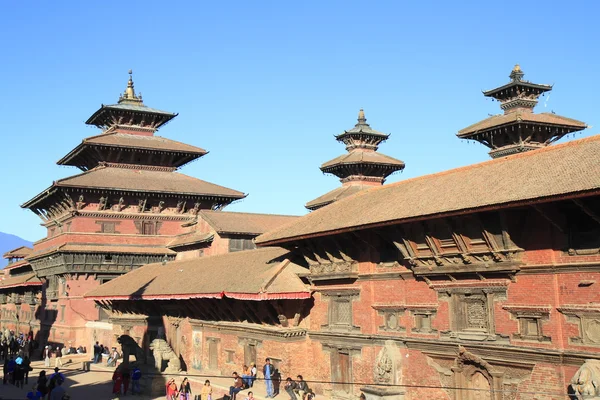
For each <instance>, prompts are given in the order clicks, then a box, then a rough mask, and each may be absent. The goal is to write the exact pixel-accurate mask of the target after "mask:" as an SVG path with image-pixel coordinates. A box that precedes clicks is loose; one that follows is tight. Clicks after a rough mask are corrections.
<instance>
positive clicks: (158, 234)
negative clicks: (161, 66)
mask: <svg viewBox="0 0 600 400" xmlns="http://www.w3.org/2000/svg"><path fill="white" fill-rule="evenodd" d="M175 116H177V114H174V113H170V112H166V111H161V110H157V109H154V108H150V107H148V106H146V105H145V104H144V103H143V101H142V96H141V94H136V92H135V89H134V83H133V79H132V76H131V71H130V76H129V82H128V83H127V87H126V89H125V92H124V93H123V94H122V95H121V96H120V97H119V100H118V102H117V104H112V105H102V106H101V107H100V109H98V111H96V112H95V113H94V114H93V115H92V116H91V117H90V118H89V119H88V120H87V122H86V123H87V124H88V125H93V126H97V127H98V128H100V129H101V133H100V134H98V135H96V136H92V137H88V138H86V139H84V140H83V141H82V142H81V144H79V145H78V146H76V147H75V148H74V149H73V150H72V151H70V152H69V153H68V154H67V155H66V156H64V157H63V158H62V159H60V160H59V161H58V164H59V165H70V166H75V167H78V168H79V169H81V170H82V171H83V172H82V173H80V174H77V175H73V176H70V177H67V178H63V179H59V180H57V181H55V182H53V183H52V185H51V186H50V187H49V188H47V189H45V190H43V191H42V192H41V193H40V194H38V195H37V196H35V197H34V198H32V199H31V200H29V201H27V202H26V203H24V204H23V205H22V207H23V208H28V209H30V210H31V211H33V212H34V213H36V214H37V215H39V216H40V218H41V219H42V221H43V223H42V224H43V226H44V227H46V228H47V237H45V238H44V239H42V240H39V241H37V242H36V243H35V244H34V248H33V251H32V252H31V253H30V254H28V256H27V261H28V262H29V263H30V264H31V267H32V268H33V271H34V272H35V274H36V275H37V277H39V278H41V279H42V280H43V282H44V297H43V299H42V304H41V306H42V308H43V309H45V310H48V311H49V312H45V313H41V314H40V315H41V318H40V319H41V320H42V321H41V330H40V335H41V336H40V337H39V338H38V339H39V341H40V343H45V342H56V343H63V344H65V345H67V344H69V343H70V344H73V345H74V344H76V343H77V344H83V345H86V346H89V344H90V343H91V340H92V339H93V340H102V335H105V336H106V338H105V339H104V341H105V342H110V339H111V337H110V331H111V326H110V324H108V323H105V324H102V323H100V324H99V323H98V322H97V321H99V320H100V321H108V316H107V315H103V314H102V313H100V310H99V309H98V308H96V307H94V305H93V303H91V302H86V301H83V300H82V299H81V296H82V295H83V294H84V293H85V292H87V291H89V290H90V289H93V288H94V287H96V286H98V285H100V284H101V283H104V282H106V281H109V280H111V279H113V278H115V277H117V276H119V275H121V274H124V273H126V272H128V271H131V270H132V269H135V268H137V267H139V266H141V265H143V264H148V263H152V262H166V261H169V260H173V259H175V255H176V254H177V252H176V251H175V250H174V249H172V248H170V247H169V243H171V242H172V241H173V240H174V239H176V238H177V237H178V235H181V234H186V233H188V232H189V231H190V229H191V228H190V226H193V225H194V224H196V223H197V219H198V214H199V213H200V211H202V210H212V211H214V210H221V209H222V208H223V207H225V206H226V205H228V204H230V203H232V202H234V201H236V200H239V199H242V198H244V197H245V194H244V193H242V192H239V191H237V190H233V189H229V188H226V187H223V186H219V185H216V184H213V183H210V182H206V181H203V180H200V179H196V178H193V177H190V176H187V175H184V174H181V173H179V172H177V170H178V168H180V167H182V166H183V165H185V164H187V163H189V162H190V161H193V160H196V159H198V158H200V157H202V156H204V155H205V154H206V153H207V152H206V150H204V149H201V148H199V147H195V146H191V145H188V144H184V143H180V142H177V141H174V140H170V139H167V138H163V137H160V136H157V135H156V134H155V133H156V131H157V130H158V129H159V128H161V127H162V126H164V125H165V124H167V123H168V122H169V121H171V120H172V119H173V118H174V117H175ZM258 233H260V232H258ZM258 233H257V234H258ZM45 316H49V317H48V318H45ZM90 324H91V325H90ZM98 324H99V325H98ZM86 327H87V328H90V329H92V330H93V332H94V333H93V335H88V334H86V333H85V329H84V328H86ZM101 331H102V332H103V333H102V332H101Z"/></svg>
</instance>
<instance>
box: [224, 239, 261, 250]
mask: <svg viewBox="0 0 600 400" xmlns="http://www.w3.org/2000/svg"><path fill="white" fill-rule="evenodd" d="M254 249H256V246H255V244H254V241H253V240H252V239H248V238H241V239H233V238H232V239H229V252H235V251H243V250H254Z"/></svg>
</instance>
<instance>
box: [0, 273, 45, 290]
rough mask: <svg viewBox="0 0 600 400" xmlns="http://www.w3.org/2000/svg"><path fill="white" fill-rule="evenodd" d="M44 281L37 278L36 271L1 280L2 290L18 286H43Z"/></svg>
mask: <svg viewBox="0 0 600 400" xmlns="http://www.w3.org/2000/svg"><path fill="white" fill-rule="evenodd" d="M41 285H42V282H41V281H40V280H39V279H38V278H36V276H35V274H34V273H31V274H23V275H16V276H11V277H10V278H5V279H2V280H0V290H1V289H8V288H13V287H18V286H41Z"/></svg>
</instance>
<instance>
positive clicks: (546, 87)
mask: <svg viewBox="0 0 600 400" xmlns="http://www.w3.org/2000/svg"><path fill="white" fill-rule="evenodd" d="M513 86H526V87H530V88H533V89H540V90H542V91H544V92H547V91H549V90H552V85H545V84H541V83H531V82H529V81H510V82H508V83H507V84H505V85H502V86H499V87H497V88H494V89H490V90H484V91H483V95H484V96H487V97H490V96H493V95H494V94H495V93H498V92H501V91H503V90H506V89H508V88H511V87H513Z"/></svg>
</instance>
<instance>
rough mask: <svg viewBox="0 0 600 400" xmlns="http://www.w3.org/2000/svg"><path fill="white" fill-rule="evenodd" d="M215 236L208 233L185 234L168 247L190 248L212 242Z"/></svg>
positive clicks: (172, 241)
mask: <svg viewBox="0 0 600 400" xmlns="http://www.w3.org/2000/svg"><path fill="white" fill-rule="evenodd" d="M214 236H215V235H213V234H212V233H206V232H197V231H194V232H190V233H184V234H182V235H179V236H177V237H176V238H175V239H173V240H171V241H170V242H169V244H168V245H167V247H168V248H170V249H173V248H177V247H183V246H189V245H191V244H196V243H206V242H212V240H213V238H214Z"/></svg>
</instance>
